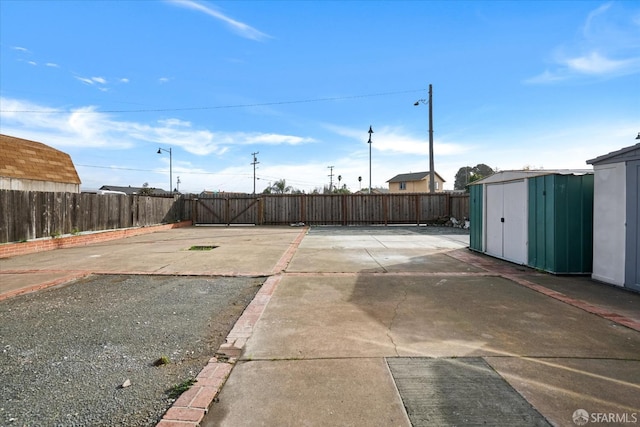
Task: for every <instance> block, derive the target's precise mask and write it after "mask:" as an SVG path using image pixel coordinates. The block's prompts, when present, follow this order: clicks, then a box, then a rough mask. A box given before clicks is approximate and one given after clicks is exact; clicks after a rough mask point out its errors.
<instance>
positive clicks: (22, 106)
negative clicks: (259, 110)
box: [0, 98, 313, 156]
mask: <svg viewBox="0 0 640 427" xmlns="http://www.w3.org/2000/svg"><path fill="white" fill-rule="evenodd" d="M0 104H1V105H2V111H1V112H0V117H1V118H2V132H3V133H7V134H15V135H16V136H19V135H22V137H24V138H27V139H34V140H36V141H52V140H55V142H56V145H57V146H62V147H64V146H71V147H104V148H116V149H118V148H120V149H122V148H132V147H135V146H139V145H140V144H143V143H154V144H160V145H163V146H172V147H181V148H182V149H183V150H185V151H187V152H189V153H191V154H195V155H197V156H206V155H210V154H216V155H222V154H224V153H225V152H227V151H228V150H229V148H230V147H233V146H239V145H250V144H253V145H255V144H269V145H296V144H302V143H308V142H313V140H312V139H311V138H305V137H300V136H296V135H279V134H274V133H266V134H262V133H259V132H254V133H246V132H214V131H210V130H207V129H196V128H194V126H193V125H192V123H191V122H188V121H184V120H180V119H175V118H169V119H165V120H160V121H158V122H156V123H153V124H147V123H137V122H129V121H120V120H116V119H114V118H112V116H111V115H109V114H106V113H101V112H99V111H98V110H97V108H96V107H94V106H86V107H82V108H77V109H74V110H73V111H71V112H64V111H58V110H55V109H52V108H49V107H45V106H41V105H37V104H33V103H30V102H27V101H21V100H17V99H10V98H0Z"/></svg>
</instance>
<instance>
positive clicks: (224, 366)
mask: <svg viewBox="0 0 640 427" xmlns="http://www.w3.org/2000/svg"><path fill="white" fill-rule="evenodd" d="M281 278H282V276H271V277H269V278H268V279H267V280H266V281H265V282H264V284H263V285H262V287H261V288H260V290H259V291H258V293H257V294H256V296H255V297H254V298H253V300H252V301H251V303H249V305H248V306H247V308H246V309H245V310H244V312H243V313H242V315H241V316H240V318H239V319H238V321H237V322H236V324H235V325H234V326H233V329H231V332H229V335H227V339H226V342H225V343H224V344H222V345H221V346H220V349H219V350H218V352H217V353H216V357H213V358H211V359H210V360H209V363H207V366H205V367H204V369H202V371H200V373H199V374H198V376H197V377H196V383H195V384H194V385H193V386H191V388H189V390H187V391H185V392H184V393H182V395H180V397H179V398H178V400H176V401H175V402H174V403H173V405H172V406H171V408H169V410H168V411H167V412H166V413H165V414H164V416H163V417H162V420H160V422H159V423H158V424H157V425H156V427H177V426H182V427H197V426H199V425H200V422H201V421H202V419H203V418H204V415H205V414H206V413H207V411H208V410H209V406H211V403H212V402H213V400H214V399H215V397H216V396H217V395H218V393H219V392H220V389H221V388H222V386H223V385H224V383H225V382H226V380H227V378H228V377H229V374H231V370H232V369H233V365H235V363H236V360H237V358H238V357H240V354H241V353H242V350H243V349H244V346H245V344H246V343H247V340H248V339H249V337H250V336H251V334H252V333H253V328H254V327H255V326H256V324H257V323H258V320H260V317H262V313H264V310H265V308H266V307H267V304H269V300H270V299H271V296H272V295H273V292H274V291H275V290H276V286H277V285H278V283H280V279H281Z"/></svg>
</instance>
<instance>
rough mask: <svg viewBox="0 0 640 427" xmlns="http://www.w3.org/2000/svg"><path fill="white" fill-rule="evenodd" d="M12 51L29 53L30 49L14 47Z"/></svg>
mask: <svg viewBox="0 0 640 427" xmlns="http://www.w3.org/2000/svg"><path fill="white" fill-rule="evenodd" d="M11 49H13V50H17V51H19V52H25V53H29V49H27V48H26V47H20V46H13V47H11Z"/></svg>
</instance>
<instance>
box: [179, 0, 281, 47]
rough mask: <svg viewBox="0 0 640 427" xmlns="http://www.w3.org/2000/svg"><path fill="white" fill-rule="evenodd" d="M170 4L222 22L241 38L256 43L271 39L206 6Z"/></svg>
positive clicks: (188, 0) (183, 1) (188, 1)
mask: <svg viewBox="0 0 640 427" xmlns="http://www.w3.org/2000/svg"><path fill="white" fill-rule="evenodd" d="M168 2H169V3H171V4H174V5H176V6H180V7H184V8H187V9H191V10H196V11H198V12H202V13H204V14H206V15H209V16H211V17H213V18H215V19H217V20H220V21H222V22H224V23H225V24H227V26H229V27H230V28H231V29H232V30H233V31H234V32H235V33H236V34H238V35H239V36H241V37H244V38H247V39H250V40H256V41H261V40H264V39H266V38H269V37H270V36H269V35H267V34H265V33H263V32H261V31H259V30H257V29H255V28H253V27H252V26H250V25H248V24H245V23H244V22H240V21H236V20H235V19H232V18H230V17H228V16H227V15H225V14H223V13H221V12H219V11H218V10H216V9H213V8H211V7H208V6H205V5H204V4H201V3H199V2H196V1H193V0H168Z"/></svg>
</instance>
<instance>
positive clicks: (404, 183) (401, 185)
mask: <svg viewBox="0 0 640 427" xmlns="http://www.w3.org/2000/svg"><path fill="white" fill-rule="evenodd" d="M400 189H401V190H406V189H407V183H406V182H401V183H400Z"/></svg>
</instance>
